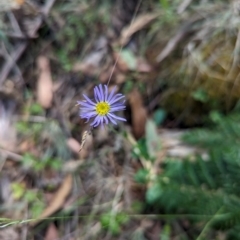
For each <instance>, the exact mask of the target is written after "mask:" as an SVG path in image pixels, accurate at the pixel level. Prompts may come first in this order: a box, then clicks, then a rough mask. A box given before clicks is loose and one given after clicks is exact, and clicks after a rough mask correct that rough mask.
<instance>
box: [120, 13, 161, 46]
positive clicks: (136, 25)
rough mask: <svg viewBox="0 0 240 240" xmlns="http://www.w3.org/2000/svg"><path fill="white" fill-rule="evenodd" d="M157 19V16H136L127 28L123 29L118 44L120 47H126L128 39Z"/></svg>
mask: <svg viewBox="0 0 240 240" xmlns="http://www.w3.org/2000/svg"><path fill="white" fill-rule="evenodd" d="M157 17H158V14H142V15H140V16H138V17H137V18H136V19H135V20H134V21H133V22H132V23H131V24H130V25H129V26H127V27H125V28H124V29H123V30H122V32H121V36H120V44H121V45H122V46H124V45H126V44H127V43H128V41H129V39H130V37H131V36H132V35H133V34H134V33H136V32H137V31H139V30H141V29H142V28H144V27H146V26H147V25H148V24H149V23H151V22H152V21H153V20H154V19H156V18H157Z"/></svg>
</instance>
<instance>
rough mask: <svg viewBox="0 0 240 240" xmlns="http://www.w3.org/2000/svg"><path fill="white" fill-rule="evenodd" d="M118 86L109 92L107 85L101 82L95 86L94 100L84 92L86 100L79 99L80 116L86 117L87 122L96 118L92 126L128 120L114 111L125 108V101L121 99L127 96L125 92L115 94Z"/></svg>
mask: <svg viewBox="0 0 240 240" xmlns="http://www.w3.org/2000/svg"><path fill="white" fill-rule="evenodd" d="M115 90H116V87H114V88H113V90H112V91H111V92H110V93H108V87H107V85H104V89H103V86H102V85H101V84H100V85H98V86H96V87H94V100H95V101H92V100H91V99H90V98H88V97H87V96H86V95H84V94H83V97H84V98H85V101H78V102H77V103H78V104H79V105H80V106H81V107H80V117H81V118H86V119H87V122H88V121H89V120H90V119H94V120H93V121H92V123H91V124H90V126H92V127H97V126H98V125H101V126H103V125H104V124H108V123H110V122H111V123H113V124H115V125H117V122H116V120H120V121H126V119H125V118H121V117H118V116H116V115H115V114H114V113H115V112H117V111H121V110H124V109H125V105H124V102H125V101H121V102H120V100H122V99H123V98H124V97H125V96H124V95H123V94H120V93H117V94H115Z"/></svg>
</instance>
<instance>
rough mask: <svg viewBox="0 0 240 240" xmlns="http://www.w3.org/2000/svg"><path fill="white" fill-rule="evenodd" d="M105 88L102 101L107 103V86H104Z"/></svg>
mask: <svg viewBox="0 0 240 240" xmlns="http://www.w3.org/2000/svg"><path fill="white" fill-rule="evenodd" d="M104 87H105V98H104V101H105V102H107V98H108V87H107V85H104Z"/></svg>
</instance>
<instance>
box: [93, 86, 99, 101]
mask: <svg viewBox="0 0 240 240" xmlns="http://www.w3.org/2000/svg"><path fill="white" fill-rule="evenodd" d="M93 91H94V98H95V100H96V101H97V102H100V100H99V95H98V88H97V87H95V88H94V89H93Z"/></svg>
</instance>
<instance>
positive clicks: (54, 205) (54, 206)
mask: <svg viewBox="0 0 240 240" xmlns="http://www.w3.org/2000/svg"><path fill="white" fill-rule="evenodd" d="M72 181H73V180H72V175H70V174H69V175H67V176H66V177H65V178H64V180H63V183H62V184H61V186H60V188H59V189H58V191H57V192H56V194H55V196H54V197H53V199H52V201H51V202H50V204H49V205H48V206H47V208H46V209H45V210H44V211H43V213H42V214H41V215H40V216H39V218H38V219H37V220H36V221H34V222H31V223H30V225H31V226H33V227H34V226H36V225H37V224H38V223H40V222H41V221H42V220H44V219H45V218H47V217H50V216H51V215H52V214H54V213H55V212H56V211H58V210H59V209H61V208H62V207H63V204H64V203H65V201H66V198H67V197H68V195H69V193H70V192H71V189H72Z"/></svg>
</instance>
